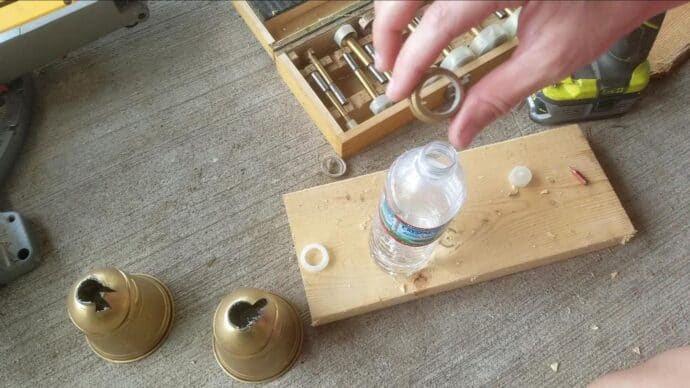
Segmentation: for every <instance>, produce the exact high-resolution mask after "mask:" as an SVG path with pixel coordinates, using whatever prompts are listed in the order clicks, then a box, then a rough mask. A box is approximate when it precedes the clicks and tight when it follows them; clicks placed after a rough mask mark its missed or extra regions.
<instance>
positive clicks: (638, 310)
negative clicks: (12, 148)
mask: <svg viewBox="0 0 690 388" xmlns="http://www.w3.org/2000/svg"><path fill="white" fill-rule="evenodd" d="M150 7H151V18H150V20H149V21H148V22H146V23H144V24H142V25H140V26H137V27H136V28H132V29H128V30H121V31H117V32H115V33H113V34H112V35H109V36H107V37H105V38H104V39H101V40H99V41H97V42H95V43H93V44H91V45H89V46H87V47H84V48H83V49H81V50H79V51H78V52H75V53H72V54H70V55H69V56H68V57H66V58H65V59H63V60H60V61H58V62H55V63H54V64H52V65H50V66H47V67H46V68H45V69H44V70H43V71H41V72H40V74H38V75H37V79H36V83H37V86H36V92H37V96H38V101H37V106H36V110H35V121H34V125H33V128H32V132H31V133H30V135H29V138H28V139H27V143H26V144H25V147H24V148H23V151H22V154H21V157H20V160H19V161H18V164H17V165H16V168H15V169H14V173H13V175H12V176H11V178H10V179H9V181H8V182H7V183H6V184H5V185H4V186H5V187H3V190H2V191H3V195H4V196H5V198H4V200H3V201H2V204H1V205H2V208H5V209H7V208H12V209H16V210H18V211H21V212H22V213H23V214H24V215H25V216H26V217H27V218H28V219H29V220H30V221H31V222H32V224H33V225H34V227H35V229H36V230H37V232H38V236H40V238H39V239H40V241H41V248H42V251H43V254H44V262H43V263H42V264H41V266H40V267H39V268H38V269H36V270H35V271H33V272H32V273H30V274H28V275H26V276H24V277H23V278H21V279H19V280H18V281H16V282H14V283H12V284H10V285H9V286H7V287H5V288H3V289H0V354H1V355H2V356H1V357H0V359H1V360H0V376H2V379H1V380H2V385H5V386H49V385H50V386H75V385H76V386H84V387H93V386H181V385H182V386H220V385H226V384H230V383H232V381H231V380H230V379H229V378H228V377H227V376H226V375H225V374H224V373H223V372H222V371H221V369H220V368H219V367H218V366H217V365H216V362H215V360H214V359H213V355H212V352H211V318H212V315H213V312H214V309H215V306H216V305H217V304H218V302H219V301H220V300H221V298H222V296H223V295H225V294H227V293H229V292H230V291H232V290H233V289H235V288H237V287H241V286H252V287H260V288H266V289H270V290H273V291H275V292H278V293H280V294H282V295H284V296H286V297H287V298H289V299H290V300H292V301H294V302H295V304H296V305H297V306H298V308H299V309H300V310H301V312H302V319H303V321H304V322H305V324H306V322H307V321H308V319H307V318H308V308H307V305H306V299H305V295H304V290H303V288H302V284H301V280H300V275H299V272H298V269H297V266H296V263H295V254H294V251H293V247H292V243H291V239H290V231H289V227H288V223H287V218H286V215H285V211H284V208H283V205H282V201H281V194H283V193H286V192H290V191H294V190H298V189H303V188H307V187H311V186H315V185H319V184H323V183H327V182H330V181H331V180H330V178H328V177H325V176H323V175H321V174H320V172H319V162H320V159H321V157H323V156H325V155H328V154H330V153H331V151H330V148H329V146H328V145H327V143H326V142H325V140H324V139H323V138H322V136H321V134H320V132H319V131H318V130H317V129H316V127H315V126H314V124H312V123H311V121H310V120H309V118H308V117H307V115H306V114H305V113H304V111H303V110H302V108H301V107H300V106H299V104H298V103H297V101H296V99H295V98H294V97H293V96H292V94H291V93H290V92H289V91H288V89H287V87H286V86H285V85H284V84H283V83H282V81H281V79H280V77H279V76H278V74H277V72H276V70H275V68H274V64H273V63H272V62H271V59H270V58H269V57H268V55H266V53H265V52H264V51H263V49H262V48H261V46H260V45H259V43H258V42H257V41H256V40H255V38H254V36H253V35H252V34H251V32H250V31H249V29H248V28H247V27H246V25H245V24H244V23H243V21H242V20H241V19H240V18H239V16H238V15H237V13H236V12H235V11H234V9H233V8H232V6H231V4H230V3H229V2H211V3H206V2H198V1H187V2H171V3H165V4H163V3H151V4H150ZM688 90H690V65H685V66H684V67H682V68H680V69H679V70H678V71H676V72H675V73H674V74H672V75H670V76H668V77H667V78H666V79H664V80H661V81H657V82H655V83H654V84H653V85H651V87H650V88H649V90H648V91H647V92H646V93H645V96H644V97H643V99H642V101H641V102H640V103H639V105H638V106H637V109H636V111H635V112H633V113H631V114H628V115H627V116H624V117H621V118H618V119H611V120H604V121H598V122H589V123H584V124H582V126H583V128H585V129H586V132H587V134H588V137H589V139H590V141H591V143H592V146H593V148H594V149H595V152H596V153H597V156H598V158H599V160H600V161H601V163H602V165H603V166H604V169H605V170H606V172H607V173H608V174H609V176H610V179H611V181H612V182H613V184H614V187H615V188H616V191H617V192H618V194H619V195H620V198H621V200H622V202H623V205H624V206H625V208H626V209H627V210H628V212H629V214H630V217H631V218H632V220H633V223H634V224H635V226H636V227H637V229H638V230H639V233H638V235H637V236H636V237H635V238H634V239H633V240H632V241H630V242H629V243H628V244H627V245H625V246H620V247H616V248H613V249H610V250H604V251H600V252H597V253H593V254H590V255H586V256H582V257H578V258H575V259H572V260H567V261H565V262H562V263H559V264H555V265H550V266H546V267H542V268H539V269H536V270H532V271H527V272H523V273H520V274H516V275H513V276H508V277H505V278H502V279H498V280H495V281H490V282H486V283H482V284H478V285H475V286H471V287H467V288H464V289H461V290H457V291H452V292H447V293H444V294H441V295H438V296H432V297H428V298H424V299H422V300H418V301H415V302H411V303H407V304H403V305H400V306H396V307H393V308H389V309H385V310H382V311H379V312H376V313H372V314H368V315H364V316H360V317H357V318H353V319H349V320H345V321H341V322H337V323H334V324H330V325H326V326H323V327H319V328H317V329H313V328H310V327H307V328H306V342H305V347H304V353H303V355H302V356H301V358H300V360H299V362H298V363H297V364H296V366H295V368H294V369H292V370H291V371H290V372H289V373H288V374H286V375H285V376H284V377H282V378H281V379H280V380H278V381H277V382H276V383H275V384H276V385H298V384H299V385H358V386H363V385H377V386H380V385H391V386H400V385H454V386H458V385H462V386H482V385H484V386H485V385H490V386H521V387H523V386H567V387H570V386H581V385H584V384H586V383H587V382H589V381H591V380H592V379H594V378H595V377H597V376H599V375H601V374H603V373H606V372H608V371H611V370H616V369H620V368H625V367H630V366H633V365H636V364H638V363H640V362H641V361H643V360H645V359H647V358H649V357H652V356H653V355H654V354H657V353H659V352H661V351H663V350H666V349H669V348H673V347H678V346H681V345H684V344H688V341H690V323H689V322H690V298H689V296H690V295H688V294H689V293H690V258H689V254H688V248H689V246H690V233H689V232H690V231H689V228H688V220H690V205H689V204H690V201H689V200H688V199H689V198H690V196H689V194H690V193H689V187H690V186H689V182H690V131H688V123H689V122H690V110H689V109H688V106H689V105H690V98H689V97H688ZM540 130H543V127H541V126H538V125H536V124H534V123H532V122H530V121H529V120H528V119H527V117H526V112H525V110H524V108H523V109H521V110H517V111H515V112H513V113H512V114H510V115H508V116H507V117H504V118H502V119H501V120H499V121H498V122H496V123H495V124H493V125H492V126H491V127H489V128H487V129H486V131H484V132H483V134H482V135H481V136H480V137H479V138H478V139H477V141H476V144H477V145H479V144H487V143H492V142H497V141H502V140H506V139H509V138H513V137H517V136H520V135H525V134H529V133H534V132H537V131H540ZM444 137H445V128H444V126H443V125H436V126H428V125H424V124H419V123H417V124H413V125H410V126H408V127H405V128H403V129H402V130H400V131H398V132H397V133H395V134H394V135H392V136H390V137H389V138H387V139H385V140H384V141H382V142H380V143H379V144H377V145H376V146H374V147H371V148H369V149H368V150H366V151H365V152H362V153H361V154H359V155H358V156H356V157H353V158H352V159H351V160H350V161H349V167H350V169H351V172H350V175H351V176H356V175H360V174H364V173H368V172H373V171H377V170H380V169H384V168H387V167H388V165H389V164H390V163H391V162H392V161H393V160H394V159H395V157H396V156H397V155H399V154H400V153H401V152H402V151H403V150H405V149H408V148H410V147H412V146H416V145H419V144H422V143H423V142H425V141H428V140H431V139H442V138H444ZM103 265H113V266H116V267H119V268H121V269H123V270H126V271H130V272H143V273H149V274H153V275H156V276H158V277H160V278H161V279H163V280H164V281H165V282H166V283H167V284H168V285H169V286H170V288H171V289H172V290H173V292H174V294H175V301H176V306H177V316H176V322H175V327H174V329H173V331H172V333H171V335H170V337H169V339H168V341H167V342H166V343H165V344H164V345H163V346H162V347H161V348H160V349H159V350H158V351H157V352H156V353H154V354H153V355H152V356H150V357H149V358H147V359H145V360H142V361H140V362H137V363H133V364H126V365H114V364H109V363H106V362H104V361H101V360H100V359H99V358H97V357H96V356H95V355H94V354H92V353H91V351H90V350H89V349H88V347H87V345H86V343H85V341H84V337H83V336H82V335H81V334H80V332H78V331H77V329H76V328H75V327H74V326H73V325H72V324H71V323H70V321H69V320H68V318H67V312H66V304H65V298H66V295H67V292H68V290H69V289H70V286H71V284H72V282H73V281H75V280H76V278H77V277H79V276H81V275H82V274H84V273H86V272H87V271H89V270H90V269H92V268H95V267H98V266H103ZM614 271H617V272H618V276H617V277H616V278H615V279H613V280H612V279H611V278H610V276H609V274H610V273H612V272H614ZM591 325H597V326H598V327H599V330H597V331H592V330H590V326H591ZM636 346H637V347H639V348H640V349H641V355H639V356H638V355H636V354H634V353H633V352H632V351H631V348H632V347H636ZM553 362H559V363H560V369H559V371H558V372H557V373H554V372H553V371H552V370H551V369H550V368H549V364H551V363H553Z"/></svg>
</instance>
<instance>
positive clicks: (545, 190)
mask: <svg viewBox="0 0 690 388" xmlns="http://www.w3.org/2000/svg"><path fill="white" fill-rule="evenodd" d="M548 193H549V190H548V189H544V190H542V191H540V192H539V194H541V195H546V194H548Z"/></svg>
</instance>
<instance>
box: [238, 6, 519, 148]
mask: <svg viewBox="0 0 690 388" xmlns="http://www.w3.org/2000/svg"><path fill="white" fill-rule="evenodd" d="M232 3H233V5H234V6H235V8H236V9H237V12H238V13H239V14H240V16H242V18H243V19H244V20H245V22H246V23H247V25H248V26H249V28H250V29H251V30H252V32H253V33H254V35H256V37H257V38H258V39H259V41H260V42H261V44H262V45H263V47H264V48H265V49H266V51H267V52H268V53H269V54H270V55H271V56H272V57H273V59H274V60H275V62H276V67H277V68H278V72H279V73H280V75H281V77H282V78H283V80H285V83H286V84H287V85H288V87H289V88H290V90H292V93H293V94H294V95H295V97H297V100H298V101H299V102H300V103H301V104H302V106H303V107H304V109H305V110H306V111H307V113H308V114H309V116H310V117H311V119H312V120H313V121H314V122H315V123H316V125H317V126H318V127H319V129H320V130H321V132H322V133H323V135H324V136H325V137H326V139H327V140H328V142H329V143H330V144H331V146H332V147H333V149H334V150H335V152H336V153H337V154H339V155H340V156H342V157H348V156H351V155H353V154H355V153H356V152H358V151H360V150H361V149H363V148H364V147H366V146H368V145H370V144H372V143H374V142H376V141H377V140H379V139H381V138H382V137H384V136H386V135H387V134H389V133H391V132H393V131H394V130H396V129H398V128H400V127H401V126H403V125H405V124H407V123H408V122H410V121H412V120H414V119H415V117H414V115H413V114H412V112H411V111H410V107H409V104H408V101H407V100H403V101H400V102H398V103H396V104H394V105H393V106H392V107H390V108H388V109H386V110H384V111H383V112H381V113H379V114H376V115H374V114H373V113H372V112H371V111H370V110H369V103H370V101H371V97H370V96H369V94H368V93H367V92H366V90H364V88H363V87H362V86H361V84H360V83H359V81H358V80H357V78H356V77H355V75H354V73H352V71H351V70H350V68H349V67H348V66H347V64H346V63H345V61H344V60H343V59H342V52H343V51H347V52H349V49H348V48H344V49H341V48H340V47H338V46H337V45H336V43H335V41H334V40H333V35H334V33H335V31H336V30H337V29H338V27H340V26H341V25H343V24H345V23H349V24H351V25H352V26H353V27H354V28H355V30H357V33H358V40H359V42H360V44H362V45H364V44H366V43H369V42H371V31H362V29H361V28H360V26H359V24H358V20H359V18H360V17H361V16H364V15H372V14H373V4H372V2H371V1H353V0H349V1H321V0H309V1H304V2H299V1H293V2H291V3H293V4H292V5H293V6H292V7H291V8H290V9H288V10H285V11H283V12H280V13H277V14H276V15H275V16H271V15H263V14H261V13H257V11H256V10H255V7H253V6H252V4H250V2H248V1H233V2H232ZM283 3H285V2H283ZM496 21H497V20H496V18H495V17H494V16H491V17H490V18H487V19H486V20H485V21H484V23H482V26H486V25H488V24H490V23H495V22H496ZM471 39H472V36H471V35H469V34H467V35H464V36H460V37H458V38H457V39H455V40H454V41H453V43H452V46H453V47H457V46H459V45H467V44H469V42H470V41H471ZM516 46H517V41H516V40H515V39H513V40H510V41H508V42H506V43H504V44H502V45H500V46H498V47H496V48H494V49H493V50H491V51H490V52H488V53H487V54H485V55H482V56H481V57H479V58H477V59H476V60H474V61H472V62H470V63H468V64H467V65H465V66H463V67H461V68H460V69H458V70H457V71H456V72H455V73H456V75H458V76H459V77H461V78H462V77H466V79H467V80H468V82H469V83H468V85H467V86H469V85H471V84H472V83H473V82H476V81H477V80H478V79H479V78H481V76H482V75H484V74H486V73H487V72H488V71H490V70H491V69H493V68H495V67H496V66H498V65H499V64H500V63H502V62H503V61H505V60H506V59H507V58H508V57H510V55H511V53H512V51H513V50H514V49H515V47H516ZM309 49H312V50H314V52H315V54H316V56H317V58H319V60H320V62H321V64H322V65H323V66H324V67H325V68H326V70H327V71H328V73H329V74H330V76H331V77H332V78H333V80H334V82H335V83H336V85H337V86H338V87H339V88H340V89H341V90H342V92H343V94H344V95H345V96H346V97H347V99H348V101H349V103H348V104H346V105H345V107H344V108H345V110H346V112H348V114H349V115H350V116H351V117H352V118H353V119H354V120H356V121H357V123H358V125H357V126H356V127H354V128H351V129H347V126H345V123H344V120H343V119H342V117H341V116H340V114H339V113H338V111H337V110H336V109H335V108H334V107H333V105H331V103H330V101H329V100H328V99H327V98H326V96H325V95H324V94H323V93H322V92H321V91H320V90H319V89H318V88H317V87H316V85H315V84H314V83H313V81H312V79H311V78H310V77H309V74H310V73H311V72H312V71H314V66H313V65H312V64H310V63H309V61H308V60H307V57H306V53H307V50H309ZM440 59H441V58H440V57H439V60H440ZM367 75H368V74H367ZM372 84H373V85H375V87H376V89H377V91H378V93H379V94H383V93H384V92H385V85H380V84H378V83H376V82H375V81H372ZM447 85H448V81H447V80H445V79H444V80H440V81H437V82H434V83H433V84H432V85H430V86H428V87H427V89H428V90H425V93H424V95H425V96H426V97H424V99H425V101H424V102H425V104H426V105H427V106H428V107H429V108H432V109H433V108H435V107H437V106H438V105H440V104H442V103H443V101H444V92H445V90H446V86H447Z"/></svg>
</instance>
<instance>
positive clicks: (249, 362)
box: [213, 288, 304, 383]
mask: <svg viewBox="0 0 690 388" xmlns="http://www.w3.org/2000/svg"><path fill="white" fill-rule="evenodd" d="M303 337H304V328H303V327H302V321H301V320H300V318H299V316H298V314H297V310H296V309H295V307H294V306H292V304H290V302H288V301H287V300H285V299H283V298H282V297H280V296H278V295H276V294H272V293H270V292H267V291H263V290H258V289H255V288H242V289H239V290H237V291H235V292H233V293H231V294H229V295H227V296H225V298H223V300H222V301H221V302H220V305H218V308H217V309H216V313H215V315H214V317H213V353H214V354H215V356H216V361H218V364H220V366H221V367H222V368H223V369H224V370H225V372H227V373H228V374H229V375H230V376H231V377H233V378H235V379H237V380H240V381H243V382H252V383H260V382H267V381H270V380H273V379H275V378H278V377H279V376H281V375H282V374H283V373H285V372H287V371H288V370H289V369H290V368H291V367H292V366H293V365H294V363H295V361H297V358H298V356H299V354H300V352H301V350H302V339H303Z"/></svg>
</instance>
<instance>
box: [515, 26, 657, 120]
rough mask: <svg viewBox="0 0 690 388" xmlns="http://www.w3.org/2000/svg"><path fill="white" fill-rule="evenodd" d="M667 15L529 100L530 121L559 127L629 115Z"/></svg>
mask: <svg viewBox="0 0 690 388" xmlns="http://www.w3.org/2000/svg"><path fill="white" fill-rule="evenodd" d="M664 16H665V13H662V14H659V15H656V16H654V17H653V18H651V19H649V20H648V21H646V22H644V23H643V24H642V25H641V26H639V27H638V28H636V29H635V30H634V31H633V32H631V33H629V34H628V35H626V36H624V37H623V38H621V39H620V40H618V41H617V42H616V43H615V44H614V45H613V47H611V48H610V49H609V50H608V51H606V52H605V53H604V54H602V55H601V56H600V57H599V58H597V60H595V61H594V62H592V63H591V64H590V65H587V66H585V67H583V68H582V69H580V70H577V71H576V72H575V73H573V74H572V75H571V76H570V77H568V78H566V79H564V80H563V81H561V82H559V83H557V84H554V85H551V86H547V87H545V88H543V89H541V90H540V91H538V92H536V93H535V94H533V95H531V96H530V97H528V98H527V103H528V104H529V116H530V118H531V119H532V120H533V121H535V122H537V123H540V124H559V123H564V122H571V121H582V120H591V119H601V118H605V117H610V116H615V115H620V114H623V113H626V112H628V111H629V110H630V109H631V108H632V106H633V104H634V103H635V101H637V100H638V99H639V98H640V93H641V92H642V90H643V89H644V88H646V87H647V84H648V83H649V62H648V61H647V55H648V54H649V50H651V48H652V45H653V44H654V40H655V39H656V36H657V33H658V32H659V28H660V27H661V23H662V22H663V20H664Z"/></svg>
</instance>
